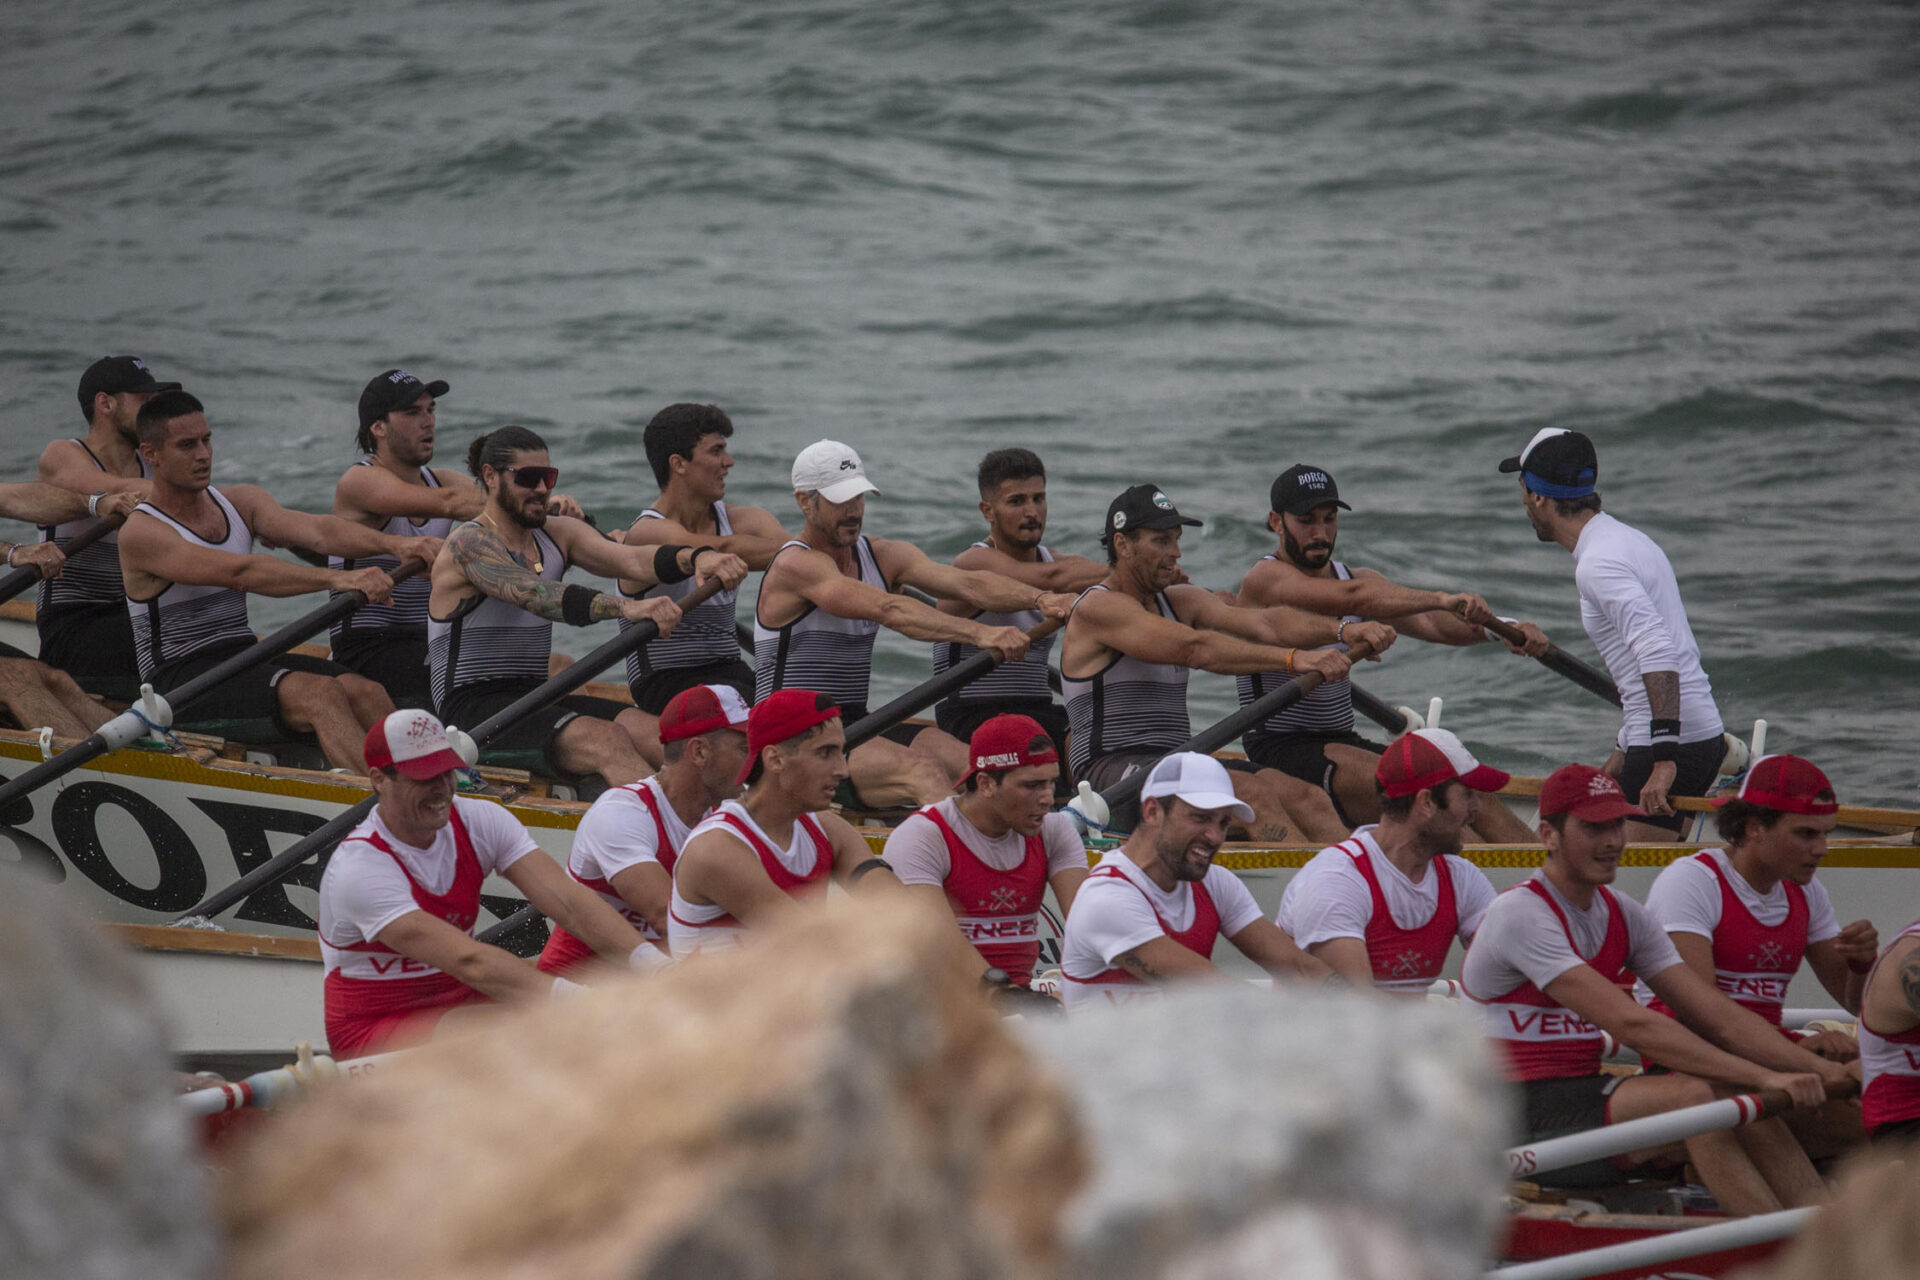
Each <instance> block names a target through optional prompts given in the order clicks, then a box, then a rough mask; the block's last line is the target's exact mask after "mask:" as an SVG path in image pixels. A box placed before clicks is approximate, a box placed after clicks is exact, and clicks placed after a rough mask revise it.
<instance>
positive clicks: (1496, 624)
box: [1487, 618, 1620, 707]
mask: <svg viewBox="0 0 1920 1280" xmlns="http://www.w3.org/2000/svg"><path fill="white" fill-rule="evenodd" d="M1487 630H1489V631H1491V632H1493V634H1495V635H1497V636H1499V637H1500V638H1501V639H1502V640H1505V641H1508V642H1509V643H1512V644H1523V643H1525V642H1526V638H1527V637H1526V633H1525V632H1523V631H1521V630H1520V628H1519V627H1516V626H1514V625H1513V624H1512V623H1511V622H1508V621H1506V620H1505V619H1503V618H1495V619H1494V620H1493V621H1492V622H1489V623H1488V624H1487ZM1535 661H1537V662H1539V664H1540V665H1541V666H1543V667H1545V668H1546V669H1547V670H1549V671H1551V672H1553V673H1554V674H1555V675H1558V676H1564V677H1565V678H1566V679H1568V680H1571V681H1573V682H1574V683H1575V684H1577V685H1579V686H1580V687H1581V688H1582V689H1585V690H1586V691H1587V692H1588V693H1591V694H1592V695H1593V696H1594V697H1596V698H1602V699H1604V700H1606V701H1608V702H1611V703H1612V704H1613V705H1614V706H1616V707H1617V706H1619V705H1620V690H1619V689H1618V688H1616V687H1615V685H1614V683H1613V680H1612V678H1611V677H1609V676H1608V675H1607V673H1606V672H1604V671H1596V670H1594V669H1593V668H1592V667H1590V666H1588V665H1587V664H1586V663H1584V662H1582V661H1580V659H1578V658H1576V657H1574V656H1573V655H1572V654H1570V653H1568V652H1567V651H1566V650H1565V649H1562V648H1561V647H1560V646H1559V645H1557V644H1550V645H1548V646H1547V651H1546V652H1545V653H1543V654H1541V655H1540V656H1539V657H1538V658H1537V659H1535Z"/></svg>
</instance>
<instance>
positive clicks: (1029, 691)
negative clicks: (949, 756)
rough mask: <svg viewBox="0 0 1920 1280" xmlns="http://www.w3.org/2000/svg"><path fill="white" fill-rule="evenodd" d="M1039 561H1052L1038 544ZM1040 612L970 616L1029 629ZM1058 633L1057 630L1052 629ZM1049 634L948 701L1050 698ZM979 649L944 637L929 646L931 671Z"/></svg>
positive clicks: (939, 670)
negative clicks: (1021, 656) (931, 650)
mask: <svg viewBox="0 0 1920 1280" xmlns="http://www.w3.org/2000/svg"><path fill="white" fill-rule="evenodd" d="M973 545H974V546H976V547H984V546H986V545H987V544H986V543H984V542H976V543H974V544H973ZM1040 563H1041V564H1052V563H1053V552H1051V551H1049V550H1047V549H1046V548H1045V547H1041V548H1040ZM1041 617H1042V615H1041V613H1040V611H1039V610H1038V609H1022V610H1020V611H1019V612H1018V613H976V614H974V615H973V620H974V621H975V622H978V623H979V624H980V625H981V626H985V627H1018V628H1020V630H1022V631H1031V630H1033V629H1034V628H1035V627H1037V626H1039V625H1040V622H1041ZM1054 634H1055V635H1058V634H1059V633H1058V632H1055V633H1054ZM1053 639H1054V638H1053V636H1048V637H1047V638H1046V639H1044V640H1036V641H1035V642H1034V643H1032V644H1030V645H1028V646H1027V656H1026V657H1024V658H1022V659H1021V660H1020V661H1018V662H1003V663H1001V664H1000V665H999V666H997V667H994V668H992V669H991V670H989V671H988V672H987V673H986V674H985V675H983V676H980V677H979V678H978V679H976V680H973V681H971V682H970V683H968V684H965V685H962V686H961V687H960V688H958V689H956V690H954V692H953V696H952V697H950V698H948V699H946V701H948V702H956V703H960V702H1009V701H1012V700H1014V699H1022V700H1035V699H1037V700H1039V701H1041V702H1050V701H1052V699H1053V690H1052V689H1050V688H1049V687H1048V686H1047V656H1048V655H1049V654H1051V653H1052V652H1053ZM978 652H980V650H979V649H978V648H977V647H975V646H974V645H970V644H961V643H960V642H959V641H957V640H945V641H942V642H941V643H939V644H936V645H935V646H933V674H935V675H936V676H937V675H941V674H944V673H945V672H946V671H948V670H949V669H951V668H952V667H954V666H956V665H957V664H959V663H962V662H965V661H966V660H967V659H968V658H971V657H972V656H973V655H974V654H976V653H978Z"/></svg>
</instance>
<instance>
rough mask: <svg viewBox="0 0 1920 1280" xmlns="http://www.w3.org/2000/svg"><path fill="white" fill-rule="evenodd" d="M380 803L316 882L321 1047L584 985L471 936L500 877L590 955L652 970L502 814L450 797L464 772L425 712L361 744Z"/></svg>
mask: <svg viewBox="0 0 1920 1280" xmlns="http://www.w3.org/2000/svg"><path fill="white" fill-rule="evenodd" d="M364 750H365V755H366V759H367V765H368V776H369V778H370V779H371V780H372V783H373V794H374V796H375V797H376V799H377V801H378V803H376V804H375V806H374V810H373V813H372V814H371V815H370V816H369V817H368V818H367V820H366V821H365V822H362V823H361V824H360V825H359V826H357V827H355V828H354V829H353V830H352V831H351V832H349V833H348V834H347V836H346V838H345V839H343V840H342V841H341V842H340V847H339V848H337V849H335V850H334V851H333V856H332V858H331V859H330V860H329V861H328V863H327V869H326V872H325V874H324V875H322V876H321V878H320V955H321V958H322V960H323V961H324V962H325V966H326V1017H327V1042H328V1045H329V1047H330V1048H331V1049H332V1051H333V1055H334V1057H336V1058H358V1057H363V1056H365V1055H367V1054H370V1053H383V1052H386V1051H388V1050H392V1049H399V1048H404V1047H406V1046H407V1045H410V1044H417V1043H419V1042H421V1041H423V1040H426V1039H428V1038H430V1037H431V1036H432V1035H433V1034H434V1033H435V1031H436V1030H437V1029H438V1028H439V1027H440V1026H441V1025H442V1024H443V1023H444V1025H445V1026H446V1027H447V1028H448V1029H452V1027H453V1025H454V1022H455V1020H456V1019H457V1018H459V1017H460V1016H461V1015H456V1014H455V1012H454V1011H455V1010H460V1009H463V1008H464V1007H466V1006H470V1005H476V1004H485V1003H487V1002H491V1001H501V1002H514V1001H526V1000H533V999H538V998H541V997H544V996H549V995H551V996H554V997H558V996H560V995H562V994H564V993H567V992H569V991H572V990H574V989H575V988H576V987H577V985H578V984H576V983H573V982H570V981H568V980H567V979H565V978H556V977H554V976H553V975H551V974H545V973H541V972H540V971H539V970H538V969H536V968H534V966H533V965H531V964H529V963H528V962H527V961H525V960H522V959H520V958H519V957H518V956H516V955H514V954H513V953H512V952H510V951H507V950H504V949H502V948H500V947H496V946H492V945H489V944H488V943H485V942H481V941H480V940H479V939H478V938H476V937H474V936H473V928H474V924H475V922H476V921H477V920H478V919H479V916H480V885H481V882H482V881H484V880H485V879H486V878H487V877H488V876H489V875H493V874H496V873H497V874H499V875H500V876H502V877H504V878H505V879H506V881H507V883H509V884H511V885H512V886H513V887H514V888H516V889H518V890H519V891H520V892H521V893H523V894H525V895H526V898H527V901H528V902H531V903H532V904H533V905H534V906H535V907H537V908H538V909H539V910H540V911H541V912H542V913H543V914H545V915H546V916H548V917H550V918H551V919H553V920H554V921H555V922H556V923H557V924H559V925H560V926H562V927H563V928H565V929H566V930H567V931H568V932H569V933H570V934H571V935H572V936H574V937H576V938H582V939H585V940H586V942H587V944H588V945H590V946H591V947H592V948H593V950H594V952H595V954H597V955H599V956H601V957H603V958H605V959H607V960H609V961H611V962H613V963H616V964H632V965H634V967H636V968H643V967H646V966H647V965H648V964H649V963H650V962H652V961H653V960H654V958H655V957H656V956H657V955H658V954H659V953H658V952H657V951H656V950H655V949H654V947H653V946H652V945H651V944H649V943H647V942H645V941H643V940H642V939H641V937H640V935H639V934H638V933H636V932H634V929H633V926H631V925H629V924H628V923H627V922H626V921H625V920H623V919H622V918H621V917H620V914H619V913H618V912H616V911H614V910H613V909H612V908H611V907H609V906H607V904H606V903H604V902H602V901H601V900H600V899H599V897H598V896H597V895H595V894H594V893H593V892H592V891H590V890H589V889H587V888H585V887H584V886H582V885H579V884H576V883H575V882H574V881H573V880H571V879H569V878H568V877H567V875H566V873H565V872H564V871H562V870H561V869H560V865H559V864H558V863H556V862H555V861H554V860H553V859H552V858H550V857H548V856H547V855H546V854H545V853H544V852H542V851H541V849H540V847H539V846H538V845H536V844H535V843H534V842H533V837H531V836H529V835H528V834H527V829H526V828H525V827H523V826H521V825H520V821H519V819H517V818H515V817H514V816H513V815H512V814H511V813H509V812H508V811H507V810H506V808H505V807H504V806H502V805H498V804H495V803H493V802H492V801H490V800H479V799H472V798H469V797H467V796H457V795H455V794H454V780H455V779H454V775H455V772H456V771H457V770H459V769H461V768H464V767H465V762H464V761H462V760H461V759H460V757H459V756H458V755H456V754H455V753H454V751H453V748H452V747H451V746H450V745H449V744H448V742H447V735H446V730H445V728H444V727H443V726H442V725H441V723H440V721H439V720H437V719H435V718H434V716H433V715H432V714H431V713H430V712H426V711H420V710H406V711H396V712H394V713H392V714H391V715H389V716H387V717H385V718H384V719H382V720H381V721H380V723H378V724H376V725H375V726H374V727H373V728H372V729H371V730H369V731H368V733H367V738H366V743H365V748H364Z"/></svg>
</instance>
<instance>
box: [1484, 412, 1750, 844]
mask: <svg viewBox="0 0 1920 1280" xmlns="http://www.w3.org/2000/svg"><path fill="white" fill-rule="evenodd" d="M1500 470H1501V471H1503V472H1515V471H1517V472H1519V473H1520V496H1521V501H1522V502H1523V503H1524V504H1525V506H1526V511H1527V520H1528V522H1529V523H1530V524H1532V526H1533V532H1534V536H1536V537H1537V538H1539V539H1540V541H1542V542H1557V543H1559V544H1560V545H1561V546H1563V547H1565V548H1566V549H1567V550H1568V551H1570V552H1572V553H1573V581H1574V585H1575V587H1577V588H1578V590H1579V592H1580V624H1581V625H1582V626H1583V627H1585V628H1586V631H1587V636H1588V637H1589V638H1590V639H1591V640H1592V641H1593V644H1594V647H1595V648H1596V649H1598V650H1599V651H1600V657H1601V658H1602V659H1603V660H1604V661H1605V662H1606V665H1607V670H1608V672H1609V673H1611V674H1612V676H1613V682H1614V684H1615V685H1616V686H1618V688H1619V690H1620V729H1619V731H1618V733H1617V734H1616V735H1615V737H1614V748H1613V752H1612V754H1611V755H1609V756H1608V758H1607V762H1606V764H1605V765H1603V766H1602V767H1603V768H1604V769H1605V770H1606V771H1607V772H1608V773H1610V774H1612V775H1613V776H1614V777H1616V778H1618V779H1619V780H1620V786H1621V787H1622V789H1624V790H1625V792H1626V794H1627V795H1629V796H1632V797H1634V798H1635V799H1636V800H1637V801H1638V802H1639V805H1640V808H1641V809H1642V810H1644V813H1643V815H1642V816H1640V817H1637V818H1634V819H1632V820H1630V822H1629V823H1628V830H1627V838H1628V839H1629V840H1634V841H1640V842H1645V841H1675V840H1678V839H1679V838H1680V834H1681V831H1682V830H1683V828H1684V826H1685V822H1686V819H1685V817H1684V815H1682V814H1679V813H1676V812H1675V811H1674V808H1673V806H1672V805H1671V804H1670V803H1668V798H1669V797H1670V796H1703V795H1705V794H1706V793H1707V789H1708V788H1709V787H1711V786H1712V785H1713V780H1714V778H1715V776H1716V775H1717V774H1718V773H1719V770H1720V762H1721V760H1722V759H1724V758H1725V756H1726V753H1727V744H1726V735H1725V731H1724V729H1723V727H1722V725H1721V722H1720V711H1719V709H1718V708H1717V707H1716V706H1714V702H1713V686H1712V685H1711V684H1709V683H1708V681H1707V673H1706V672H1705V671H1704V670H1702V669H1701V666H1700V646H1699V645H1698V644H1696V643H1694V639H1693V628H1692V626H1691V625H1689V623H1688V622H1687V609H1686V606H1685V605H1684V604H1682V603H1681V602H1680V585H1679V583H1678V582H1677V581H1676V580H1675V579H1674V576H1673V566H1672V565H1671V564H1670V563H1668V561H1667V556H1666V553H1665V552H1664V551H1662V550H1661V549H1660V546H1659V544H1658V543H1656V542H1654V540H1653V539H1652V538H1649V537H1648V536H1647V535H1646V534H1644V533H1642V532H1640V531H1639V530H1638V529H1635V528H1633V527H1632V526H1630V525H1626V524H1622V523H1621V522H1620V521H1618V520H1616V519H1614V518H1613V517H1612V516H1610V515H1608V514H1606V513H1605V512H1604V511H1602V510H1601V509H1600V493H1599V490H1598V488H1597V486H1598V483H1599V478H1600V461H1599V457H1598V455H1597V454H1595V452H1594V448H1593V441H1591V440H1589V439H1588V438H1587V437H1586V436H1584V435H1582V434H1581V433H1580V432H1578V431H1566V430H1562V429H1560V428H1557V427H1546V428H1543V429H1541V430H1540V431H1539V432H1537V433H1536V434H1535V435H1534V437H1533V439H1532V440H1530V441H1528V442H1527V447H1526V448H1525V449H1523V450H1521V451H1520V452H1519V453H1518V454H1516V455H1515V456H1514V457H1511V458H1508V459H1506V460H1505V461H1503V462H1502V463H1501V464H1500Z"/></svg>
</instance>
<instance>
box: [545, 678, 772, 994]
mask: <svg viewBox="0 0 1920 1280" xmlns="http://www.w3.org/2000/svg"><path fill="white" fill-rule="evenodd" d="M746 728H747V703H746V699H744V698H742V697H741V696H740V691H739V690H738V689H735V688H734V687H733V686H732V685H724V684H697V685H695V686H693V688H691V689H683V690H681V691H680V692H679V693H676V694H674V695H673V698H672V699H671V700H670V701H669V702H668V703H667V705H666V706H665V707H663V708H661V711H660V743H661V748H662V750H663V751H664V753H665V755H666V763H665V764H664V765H662V766H661V767H660V772H658V773H656V774H654V775H653V776H652V777H651V778H644V779H642V780H641V781H639V782H632V783H628V784H627V785H626V786H624V787H610V788H608V789H607V790H605V791H603V792H601V793H600V795H599V796H598V797H597V798H595V800H594V802H593V804H592V806H591V807H589V808H588V810H587V812H586V814H585V815H584V816H582V817H581V819H580V826H579V829H578V830H576V831H575V832H574V835H573V849H572V851H571V852H570V853H568V855H567V874H568V875H570V876H572V877H573V878H574V879H575V880H577V881H579V882H580V883H581V884H583V885H585V886H586V887H587V888H589V889H591V890H593V891H594V892H595V893H597V894H598V895H600V900H601V901H602V902H605V903H606V904H607V905H608V906H610V907H612V908H613V909H614V910H615V911H618V912H619V913H620V914H621V915H623V916H625V917H626V920H627V923H628V924H630V925H632V926H633V927H634V928H635V929H638V930H639V931H640V936H642V937H643V938H645V939H646V940H647V941H648V942H649V943H651V944H652V946H653V949H654V955H655V956H656V957H657V961H655V964H656V965H663V964H665V963H666V962H667V901H668V899H669V898H670V897H672V895H673V867H674V864H675V863H676V862H678V861H679V860H680V850H681V849H682V848H683V847H685V845H686V843H687V836H688V834H689V833H690V832H691V831H692V829H693V828H694V827H695V826H696V825H698V824H699V822H700V820H701V819H702V818H705V817H706V816H707V814H709V813H710V812H712V810H713V807H714V806H715V805H717V804H719V803H720V802H721V801H722V800H731V799H733V797H735V796H737V795H739V794H740V769H741V766H743V765H744V764H746V762H747V733H746ZM592 956H593V952H592V950H591V949H590V948H589V947H588V946H587V945H586V944H585V943H584V942H581V941H580V940H579V939H578V938H576V937H574V936H573V935H572V934H571V933H568V932H567V931H566V930H565V929H563V928H559V927H556V928H555V929H554V930H553V933H552V934H551V935H549V937H548V938H547V945H546V949H545V950H543V951H542V952H541V953H540V968H541V970H542V971H544V972H546V973H560V974H572V973H573V972H574V971H575V970H576V969H577V968H579V967H581V966H583V965H584V964H585V963H586V962H587V961H588V960H590V959H591V958H592ZM640 964H641V961H640V960H639V959H638V958H637V957H636V959H635V965H636V967H638V966H639V965H640ZM649 967H652V966H649Z"/></svg>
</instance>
